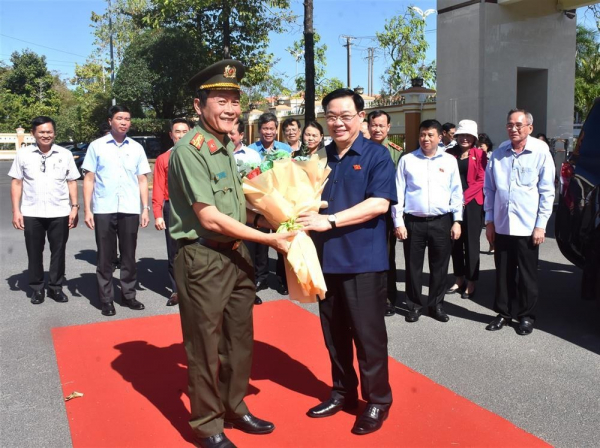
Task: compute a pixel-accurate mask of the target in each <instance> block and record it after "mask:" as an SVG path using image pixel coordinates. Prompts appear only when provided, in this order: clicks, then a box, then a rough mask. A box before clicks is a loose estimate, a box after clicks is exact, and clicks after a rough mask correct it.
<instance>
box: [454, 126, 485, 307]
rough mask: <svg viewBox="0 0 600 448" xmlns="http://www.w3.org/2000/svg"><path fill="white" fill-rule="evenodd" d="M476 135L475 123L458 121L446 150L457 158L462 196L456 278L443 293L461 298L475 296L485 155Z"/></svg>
mask: <svg viewBox="0 0 600 448" xmlns="http://www.w3.org/2000/svg"><path fill="white" fill-rule="evenodd" d="M477 135H478V134H477V123H476V122H474V121H473V120H462V121H460V122H459V123H458V127H457V128H456V133H455V134H454V138H455V139H456V146H454V147H453V148H451V149H449V150H448V151H447V152H448V153H449V154H452V155H453V156H455V157H456V159H457V161H458V171H459V173H460V179H461V182H462V187H463V197H464V199H463V207H464V210H463V221H462V223H461V235H460V238H459V239H458V240H456V241H454V243H453V247H452V265H453V268H454V275H455V277H456V280H455V283H454V285H452V287H450V289H448V291H447V294H452V293H455V292H458V293H461V294H462V298H463V299H471V298H473V297H474V296H475V284H476V282H477V280H478V279H479V250H480V247H479V238H480V235H481V217H482V213H481V211H482V208H483V180H484V178H485V167H486V165H487V156H486V155H485V153H484V152H483V151H482V150H481V149H479V148H477V146H476V144H477Z"/></svg>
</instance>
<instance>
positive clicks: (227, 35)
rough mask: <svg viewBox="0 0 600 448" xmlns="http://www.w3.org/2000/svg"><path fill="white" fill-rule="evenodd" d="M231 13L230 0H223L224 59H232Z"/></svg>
mask: <svg viewBox="0 0 600 448" xmlns="http://www.w3.org/2000/svg"><path fill="white" fill-rule="evenodd" d="M230 15H231V5H229V1H228V0H223V11H222V12H221V17H223V59H231V30H230V28H229V16H230Z"/></svg>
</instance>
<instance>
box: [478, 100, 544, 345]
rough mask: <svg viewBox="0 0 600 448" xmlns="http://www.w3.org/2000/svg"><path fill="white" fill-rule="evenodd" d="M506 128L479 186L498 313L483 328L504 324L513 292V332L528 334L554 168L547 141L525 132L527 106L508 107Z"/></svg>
mask: <svg viewBox="0 0 600 448" xmlns="http://www.w3.org/2000/svg"><path fill="white" fill-rule="evenodd" d="M506 130H507V132H508V138H509V140H507V141H506V142H504V143H502V144H501V145H500V146H499V147H498V149H496V150H495V151H494V152H493V153H492V156H491V158H490V160H489V162H488V166H487V170H486V174H485V183H484V187H483V191H484V194H485V202H484V210H485V224H486V237H487V239H488V241H489V242H490V244H494V246H495V251H494V261H495V263H496V296H495V300H494V311H496V312H497V313H498V316H497V317H496V318H495V319H494V320H493V321H492V322H491V323H490V324H489V325H488V326H487V327H486V330H489V331H496V330H500V329H501V328H502V327H503V326H504V325H506V324H509V323H510V321H511V319H512V315H511V311H512V310H511V302H512V300H513V299H515V298H518V299H519V300H518V302H519V308H518V310H517V315H516V318H517V319H518V320H519V326H518V327H517V333H518V334H520V335H523V336H524V335H528V334H531V332H532V331H533V325H534V321H535V316H534V314H533V309H534V307H535V304H536V302H537V299H538V284H537V263H538V257H539V247H540V244H542V243H543V242H544V240H545V235H546V224H547V223H548V220H549V219H550V215H551V214H552V205H553V203H554V174H555V169H554V161H553V160H552V156H551V154H550V151H549V150H548V145H546V143H544V142H543V141H541V140H538V139H536V138H533V137H531V136H530V134H531V133H532V132H533V117H532V116H531V114H530V113H529V112H527V111H525V110H522V109H513V110H511V111H510V112H509V113H508V117H507V121H506ZM517 270H518V273H519V276H518V277H519V282H518V284H517V281H516V279H517Z"/></svg>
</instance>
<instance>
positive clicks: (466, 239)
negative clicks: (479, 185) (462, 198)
mask: <svg viewBox="0 0 600 448" xmlns="http://www.w3.org/2000/svg"><path fill="white" fill-rule="evenodd" d="M482 209H483V207H482V206H481V205H479V204H478V203H477V201H475V200H472V201H471V202H469V203H468V204H467V205H466V207H465V209H464V210H463V221H462V223H461V225H460V238H459V239H458V240H456V241H453V242H452V267H453V269H454V275H455V276H456V277H465V278H466V279H467V280H470V281H473V282H475V281H477V280H479V251H480V249H481V248H480V238H481V216H482V215H481V210H482Z"/></svg>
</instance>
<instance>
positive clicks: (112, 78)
mask: <svg viewBox="0 0 600 448" xmlns="http://www.w3.org/2000/svg"><path fill="white" fill-rule="evenodd" d="M108 34H109V35H110V41H109V47H110V87H111V90H112V88H113V87H114V85H115V55H114V51H113V32H112V8H111V5H110V0H108ZM116 104H117V99H116V98H115V97H114V96H113V99H112V105H113V106H115V105H116Z"/></svg>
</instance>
